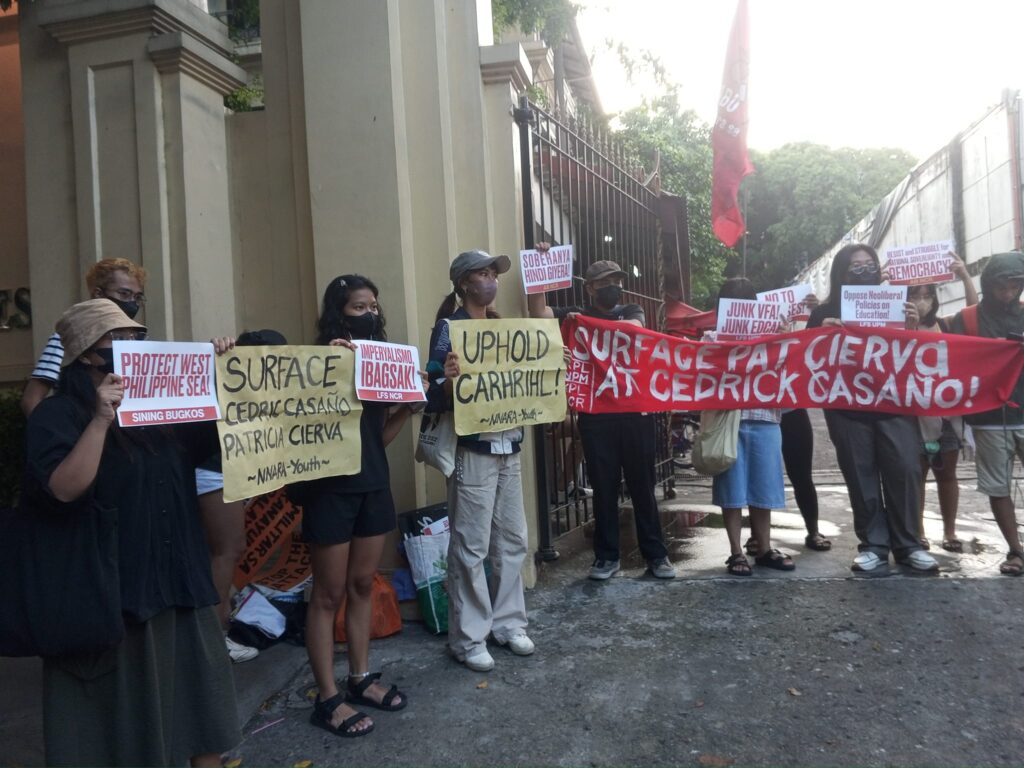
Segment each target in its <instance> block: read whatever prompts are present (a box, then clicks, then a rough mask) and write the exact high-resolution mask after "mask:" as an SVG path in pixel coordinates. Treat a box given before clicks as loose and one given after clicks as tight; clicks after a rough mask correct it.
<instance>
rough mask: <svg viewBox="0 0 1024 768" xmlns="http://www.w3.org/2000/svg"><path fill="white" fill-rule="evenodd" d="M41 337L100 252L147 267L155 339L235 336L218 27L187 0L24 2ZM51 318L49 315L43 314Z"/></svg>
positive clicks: (222, 46)
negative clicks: (45, 287) (41, 288)
mask: <svg viewBox="0 0 1024 768" xmlns="http://www.w3.org/2000/svg"><path fill="white" fill-rule="evenodd" d="M22 8H23V19H22V21H23V23H22V31H21V39H22V66H23V71H24V73H25V74H24V84H25V92H26V98H25V124H26V165H27V176H28V183H27V197H28V209H29V250H30V258H31V269H32V282H33V284H34V285H36V286H39V285H43V284H46V285H53V290H51V291H47V292H45V294H44V295H41V294H42V292H40V291H38V290H37V296H38V300H37V307H38V310H37V312H38V314H37V328H36V343H37V345H38V344H40V343H41V341H42V340H43V339H44V338H45V336H46V335H47V328H48V327H51V324H52V322H53V319H55V318H56V317H57V315H59V313H60V312H61V311H62V310H63V309H64V308H65V307H66V306H67V305H68V304H70V303H73V302H74V301H77V300H79V299H80V298H81V297H82V291H83V288H82V276H83V275H84V273H85V271H86V270H87V269H88V267H89V265H90V264H92V263H93V262H95V261H97V260H98V259H101V258H108V257H117V256H120V257H124V258H128V259H131V260H133V261H136V262H138V263H140V264H142V266H143V267H145V268H146V270H147V271H148V272H149V275H150V277H149V282H148V284H147V290H146V293H147V296H148V298H149V302H148V304H147V308H146V312H145V315H144V318H143V319H144V320H145V322H146V324H147V325H149V326H150V330H151V333H152V335H153V336H154V337H155V338H166V339H193V338H209V337H210V336H211V335H213V334H215V333H229V332H233V331H234V329H235V327H236V324H237V321H238V312H237V310H236V302H235V293H236V286H235V274H236V271H235V269H234V264H233V256H232V241H231V235H230V200H229V193H228V177H227V172H228V163H227V142H226V138H225V129H224V107H223V95H224V94H225V93H227V92H229V91H230V90H232V89H234V88H236V87H238V86H240V85H241V84H242V83H243V82H244V78H245V74H244V72H243V71H242V70H241V69H239V68H238V67H236V66H235V65H233V64H231V62H230V61H229V59H228V56H229V55H230V50H231V42H230V40H229V39H228V37H227V34H226V28H225V27H224V25H223V24H221V23H220V22H218V21H217V20H215V19H213V18H212V17H210V16H209V15H208V14H206V13H204V12H203V11H202V9H201V8H199V7H197V6H196V5H194V4H192V3H190V2H186V1H185V0H80V1H79V2H74V3H69V2H66V0H64V1H61V0H37V2H34V3H23V4H22ZM44 318H46V320H44Z"/></svg>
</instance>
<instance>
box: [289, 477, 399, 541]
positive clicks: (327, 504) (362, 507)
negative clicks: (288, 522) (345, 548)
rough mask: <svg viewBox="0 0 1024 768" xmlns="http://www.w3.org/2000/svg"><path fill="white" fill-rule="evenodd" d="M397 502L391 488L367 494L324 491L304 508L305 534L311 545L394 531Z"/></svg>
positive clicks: (313, 495)
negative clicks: (392, 496)
mask: <svg viewBox="0 0 1024 768" xmlns="http://www.w3.org/2000/svg"><path fill="white" fill-rule="evenodd" d="M396 524H397V523H396V517H395V502H394V499H392V498H391V490H390V489H389V488H385V489H383V490H380V491H367V492H366V493H341V492H338V491H323V492H320V493H316V494H312V497H311V498H310V499H308V500H307V503H306V504H304V505H303V507H302V536H303V538H304V539H305V540H306V541H308V542H309V543H310V544H321V545H325V546H326V545H330V544H345V543H346V542H349V541H352V539H353V538H369V537H370V536H379V535H380V534H382V533H387V532H388V531H393V530H394V529H395V526H396Z"/></svg>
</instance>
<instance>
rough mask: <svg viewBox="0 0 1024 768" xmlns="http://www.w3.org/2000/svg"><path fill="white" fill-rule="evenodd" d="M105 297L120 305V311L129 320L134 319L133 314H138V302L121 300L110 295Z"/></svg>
mask: <svg viewBox="0 0 1024 768" xmlns="http://www.w3.org/2000/svg"><path fill="white" fill-rule="evenodd" d="M107 298H108V299H110V301H112V302H114V303H115V304H117V306H118V307H120V309H121V311H122V312H124V313H125V314H126V315H128V319H129V320H134V319H135V316H136V315H137V314H139V302H137V301H121V300H120V299H115V298H112V297H110V296H107Z"/></svg>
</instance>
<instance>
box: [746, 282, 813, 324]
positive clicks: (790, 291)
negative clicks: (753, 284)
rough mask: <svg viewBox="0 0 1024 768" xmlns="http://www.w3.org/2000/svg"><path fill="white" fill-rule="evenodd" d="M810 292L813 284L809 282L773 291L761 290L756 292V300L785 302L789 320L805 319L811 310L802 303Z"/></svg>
mask: <svg viewBox="0 0 1024 768" xmlns="http://www.w3.org/2000/svg"><path fill="white" fill-rule="evenodd" d="M812 293H814V286H813V285H811V284H810V283H803V284H801V285H790V286H788V287H786V288H776V289H775V290H774V291H762V292H761V293H759V294H757V300H758V301H770V302H772V303H775V304H786V305H787V306H788V307H789V309H788V310H787V311H786V314H787V315H788V316H789V319H790V320H807V319H808V318H810V316H811V310H810V308H809V307H808V306H807V304H805V303H804V299H806V298H807V297H808V296H810V295H811V294H812Z"/></svg>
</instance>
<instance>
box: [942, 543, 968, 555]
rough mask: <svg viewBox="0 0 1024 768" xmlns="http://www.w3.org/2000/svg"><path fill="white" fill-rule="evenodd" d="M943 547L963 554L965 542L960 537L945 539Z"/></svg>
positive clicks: (948, 550)
mask: <svg viewBox="0 0 1024 768" xmlns="http://www.w3.org/2000/svg"><path fill="white" fill-rule="evenodd" d="M942 548H943V549H944V550H946V551H947V552H954V553H956V554H961V553H962V552H963V551H964V543H963V542H962V541H960V539H943V540H942Z"/></svg>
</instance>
